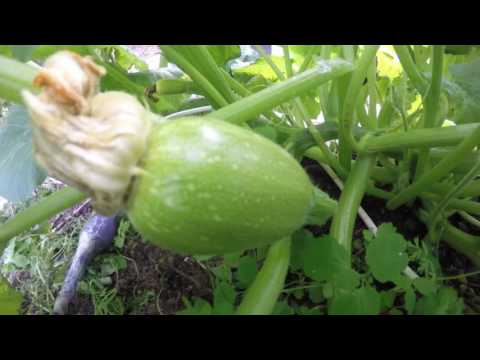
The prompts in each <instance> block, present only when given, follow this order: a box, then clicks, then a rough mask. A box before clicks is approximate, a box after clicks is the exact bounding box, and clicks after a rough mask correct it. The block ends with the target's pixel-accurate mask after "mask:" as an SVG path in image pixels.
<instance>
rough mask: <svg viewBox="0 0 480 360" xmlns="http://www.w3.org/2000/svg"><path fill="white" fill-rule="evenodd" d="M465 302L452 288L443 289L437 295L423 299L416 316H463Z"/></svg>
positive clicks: (416, 309) (418, 305)
mask: <svg viewBox="0 0 480 360" xmlns="http://www.w3.org/2000/svg"><path fill="white" fill-rule="evenodd" d="M463 310H464V304H463V300H462V299H461V298H459V297H458V295H457V292H456V291H455V290H454V289H453V288H451V287H444V288H441V289H440V290H439V291H438V293H437V294H432V295H428V296H425V297H423V298H421V299H420V300H419V301H418V302H417V306H416V307H415V312H414V314H415V315H461V314H463Z"/></svg>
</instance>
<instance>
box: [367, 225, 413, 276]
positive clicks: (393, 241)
mask: <svg viewBox="0 0 480 360" xmlns="http://www.w3.org/2000/svg"><path fill="white" fill-rule="evenodd" d="M406 248H407V242H406V241H405V239H404V238H403V236H402V235H400V234H398V233H397V232H396V229H395V227H394V226H393V225H392V224H390V223H388V224H382V225H380V227H379V228H378V232H377V235H376V237H375V239H373V240H372V241H371V242H370V243H369V244H368V246H367V256H366V260H367V264H368V266H369V268H370V271H371V272H372V274H373V276H374V277H375V279H377V280H378V281H380V282H383V283H385V282H388V281H395V280H396V279H398V278H399V277H400V276H401V273H402V272H403V270H405V268H406V267H407V264H408V255H407V253H406V252H405V250H406Z"/></svg>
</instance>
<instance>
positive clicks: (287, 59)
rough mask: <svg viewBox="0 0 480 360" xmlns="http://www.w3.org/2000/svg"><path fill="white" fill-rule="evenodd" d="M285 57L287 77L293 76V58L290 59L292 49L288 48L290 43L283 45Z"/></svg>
mask: <svg viewBox="0 0 480 360" xmlns="http://www.w3.org/2000/svg"><path fill="white" fill-rule="evenodd" d="M283 59H284V61H285V71H286V72H287V78H291V77H292V76H293V67H292V60H291V59H290V50H289V49H288V45H283Z"/></svg>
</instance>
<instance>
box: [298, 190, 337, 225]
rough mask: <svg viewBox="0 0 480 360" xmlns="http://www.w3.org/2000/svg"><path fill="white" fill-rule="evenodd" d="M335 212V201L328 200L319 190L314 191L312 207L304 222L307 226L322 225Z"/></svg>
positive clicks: (325, 194)
mask: <svg viewBox="0 0 480 360" xmlns="http://www.w3.org/2000/svg"><path fill="white" fill-rule="evenodd" d="M336 211H337V201H335V200H333V199H331V198H330V196H328V195H327V193H324V192H323V191H321V190H320V189H319V188H315V189H314V205H313V207H312V208H311V209H310V212H309V213H308V217H307V219H306V220H305V223H306V224H309V225H317V226H322V225H324V224H325V223H326V222H327V221H328V220H330V218H331V217H332V216H333V214H335V212H336Z"/></svg>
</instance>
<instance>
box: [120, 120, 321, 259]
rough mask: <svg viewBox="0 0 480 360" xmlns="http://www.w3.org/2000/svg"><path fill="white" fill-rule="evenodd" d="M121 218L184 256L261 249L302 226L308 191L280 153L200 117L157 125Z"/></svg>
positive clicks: (298, 172) (245, 133) (255, 137)
mask: <svg viewBox="0 0 480 360" xmlns="http://www.w3.org/2000/svg"><path fill="white" fill-rule="evenodd" d="M138 166H139V167H140V168H141V169H142V172H141V174H140V175H137V176H136V178H135V179H134V181H133V185H132V187H131V190H130V194H129V197H128V203H127V209H126V211H127V214H128V217H129V219H130V220H131V222H132V223H133V225H134V227H135V228H136V229H137V230H138V231H139V232H140V233H141V234H142V235H143V236H144V237H145V238H146V239H147V240H149V241H151V242H153V243H155V244H157V245H158V246H160V247H162V248H166V249H171V250H175V251H179V252H183V253H189V254H216V255H221V254H227V253H232V252H236V251H241V250H245V249H249V248H255V247H260V246H263V245H267V244H270V243H272V242H275V241H277V240H280V239H282V238H284V237H286V236H289V235H291V234H292V233H293V232H294V231H295V230H297V229H299V228H300V227H301V226H303V225H304V224H305V220H306V218H307V215H308V213H309V211H310V209H311V208H312V206H313V205H314V204H313V203H314V187H313V185H312V183H311V181H310V179H309V178H308V176H307V175H306V173H305V172H304V170H303V169H302V168H301V166H300V165H299V164H298V162H297V161H296V160H295V159H294V158H293V157H292V156H291V155H290V154H289V153H287V152H286V151H285V150H284V149H282V148H281V147H280V146H278V145H277V144H275V143H273V142H271V141H269V140H267V139H266V138H264V137H262V136H260V135H257V134H255V133H253V132H252V131H249V130H247V129H244V128H241V127H239V126H236V125H232V124H229V123H226V122H223V121H219V120H212V119H207V118H201V117H189V118H182V119H176V120H173V121H170V122H166V123H162V124H156V125H154V127H153V128H152V130H151V133H150V136H149V143H148V146H147V151H146V153H145V155H144V156H143V158H142V159H141V161H140V163H139V164H138Z"/></svg>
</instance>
